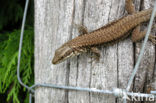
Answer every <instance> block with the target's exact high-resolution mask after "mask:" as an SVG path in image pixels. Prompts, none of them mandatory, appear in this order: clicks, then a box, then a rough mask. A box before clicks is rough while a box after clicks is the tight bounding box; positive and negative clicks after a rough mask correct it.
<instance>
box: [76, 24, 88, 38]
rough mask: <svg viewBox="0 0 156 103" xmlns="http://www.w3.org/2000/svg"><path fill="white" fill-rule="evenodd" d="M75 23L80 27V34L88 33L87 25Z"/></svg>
mask: <svg viewBox="0 0 156 103" xmlns="http://www.w3.org/2000/svg"><path fill="white" fill-rule="evenodd" d="M73 25H74V27H76V28H77V29H78V32H79V33H80V36H81V35H84V34H88V30H87V27H86V26H84V25H81V24H76V23H74V22H73Z"/></svg>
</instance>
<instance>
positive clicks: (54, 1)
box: [35, 0, 156, 103]
mask: <svg viewBox="0 0 156 103" xmlns="http://www.w3.org/2000/svg"><path fill="white" fill-rule="evenodd" d="M153 1H154V0H144V1H141V0H135V5H136V8H137V10H138V8H140V7H141V8H142V9H144V8H149V7H151V6H152V2H153ZM123 15H126V12H125V0H35V83H50V84H58V85H70V86H78V87H87V88H97V89H104V90H105V89H108V90H112V89H113V88H114V87H119V88H123V89H124V88H126V86H127V83H128V80H129V77H130V75H131V72H132V70H133V67H134V64H135V62H136V60H137V56H138V53H139V52H140V48H141V43H137V44H133V43H132V42H131V40H130V38H128V39H126V40H124V41H121V42H119V43H117V44H114V45H112V46H106V47H104V46H101V48H100V50H101V58H100V62H99V63H97V62H95V61H92V59H91V58H90V57H89V56H90V55H91V54H90V53H88V54H82V55H80V56H78V57H75V58H72V59H70V61H66V62H64V63H61V64H59V65H56V66H55V65H52V64H51V60H52V57H53V56H54V52H55V49H57V48H58V47H59V46H61V45H62V44H63V43H65V42H66V41H68V40H70V39H72V38H74V37H76V36H78V35H79V34H78V31H77V29H76V28H74V26H73V24H72V22H74V23H76V24H83V25H85V26H86V27H87V28H88V30H89V31H93V30H95V29H97V28H99V27H101V26H103V25H105V24H107V23H108V22H110V21H112V20H115V19H117V18H120V17H121V16H123ZM146 48H147V49H146V51H145V55H144V57H143V60H142V63H141V66H140V68H139V71H138V73H137V76H136V78H135V80H134V84H133V86H132V89H131V90H135V91H137V92H146V91H147V90H148V87H150V86H152V88H154V86H155V84H156V80H155V79H154V78H156V77H155V76H156V73H155V74H154V72H156V71H155V70H154V63H155V46H153V45H152V44H151V43H150V42H148V44H147V47H146ZM121 101H122V100H120V99H116V98H115V97H114V96H111V95H104V94H97V93H88V92H79V91H65V90H60V89H53V88H44V87H39V88H36V92H35V102H36V103H121Z"/></svg>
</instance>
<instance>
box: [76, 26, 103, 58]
mask: <svg viewBox="0 0 156 103" xmlns="http://www.w3.org/2000/svg"><path fill="white" fill-rule="evenodd" d="M74 26H75V27H77V28H78V31H79V33H80V36H82V35H84V34H89V32H88V30H87V27H86V26H84V25H79V24H75V23H74ZM86 48H87V50H88V51H90V52H91V53H93V54H94V56H91V57H93V58H95V60H97V61H99V58H100V50H99V49H98V48H97V47H86Z"/></svg>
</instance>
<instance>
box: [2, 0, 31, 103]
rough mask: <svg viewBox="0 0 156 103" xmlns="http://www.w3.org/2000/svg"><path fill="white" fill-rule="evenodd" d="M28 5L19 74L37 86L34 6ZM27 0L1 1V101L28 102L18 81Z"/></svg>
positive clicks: (8, 102) (7, 102) (10, 102)
mask: <svg viewBox="0 0 156 103" xmlns="http://www.w3.org/2000/svg"><path fill="white" fill-rule="evenodd" d="M33 2H34V1H33V0H30V2H29V8H28V13H27V20H26V27H25V32H24V39H23V48H22V56H21V65H20V67H21V70H20V75H21V78H22V81H23V82H24V83H25V84H27V85H29V86H30V85H32V84H33V83H34V73H33V69H34V29H33V24H34V4H33ZM24 6H25V0H11V1H10V0H5V1H4V0H0V7H1V9H0V101H1V103H28V100H29V95H28V91H27V90H26V89H25V88H23V87H22V86H21V85H20V84H19V82H18V80H17V75H16V74H17V73H16V68H17V58H18V47H19V39H20V29H21V23H22V17H23V11H24Z"/></svg>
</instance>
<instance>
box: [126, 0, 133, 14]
mask: <svg viewBox="0 0 156 103" xmlns="http://www.w3.org/2000/svg"><path fill="white" fill-rule="evenodd" d="M125 8H126V11H127V12H128V14H133V13H135V7H134V4H133V0H126V2H125Z"/></svg>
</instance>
